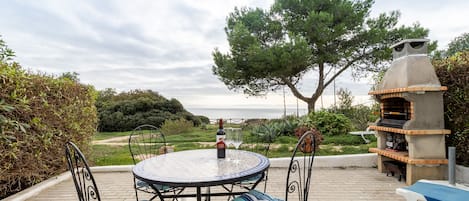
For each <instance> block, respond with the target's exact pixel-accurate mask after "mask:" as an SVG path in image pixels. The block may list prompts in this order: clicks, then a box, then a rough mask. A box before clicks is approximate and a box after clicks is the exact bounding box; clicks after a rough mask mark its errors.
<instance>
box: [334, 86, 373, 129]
mask: <svg viewBox="0 0 469 201" xmlns="http://www.w3.org/2000/svg"><path fill="white" fill-rule="evenodd" d="M337 95H338V96H339V104H338V106H337V107H332V108H331V109H328V111H329V112H333V113H339V114H343V115H345V116H346V117H347V118H349V119H350V121H351V122H352V129H353V130H362V131H363V130H366V128H367V127H368V123H369V122H375V121H376V120H377V119H378V118H379V116H378V114H379V104H377V103H376V104H374V105H373V106H372V107H369V106H366V105H362V104H360V105H354V106H352V101H353V96H352V92H351V91H349V90H347V89H342V88H341V89H339V90H338V92H337ZM374 111H376V113H374Z"/></svg>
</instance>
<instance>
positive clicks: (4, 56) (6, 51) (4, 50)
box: [0, 35, 15, 63]
mask: <svg viewBox="0 0 469 201" xmlns="http://www.w3.org/2000/svg"><path fill="white" fill-rule="evenodd" d="M1 37H2V35H0V62H1V63H8V62H9V61H12V60H13V57H14V56H15V52H14V51H13V50H11V49H10V48H8V46H7V45H6V43H5V41H3V39H2V38H1Z"/></svg>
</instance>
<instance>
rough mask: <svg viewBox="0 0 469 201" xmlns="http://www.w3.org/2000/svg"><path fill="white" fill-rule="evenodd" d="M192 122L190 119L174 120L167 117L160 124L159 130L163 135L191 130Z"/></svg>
mask: <svg viewBox="0 0 469 201" xmlns="http://www.w3.org/2000/svg"><path fill="white" fill-rule="evenodd" d="M193 127H194V124H193V123H192V122H191V121H188V120H186V119H183V118H180V119H176V120H170V119H167V120H165V121H164V123H163V125H162V126H161V132H163V133H164V134H165V135H174V134H179V133H183V132H187V131H190V130H192V128H193Z"/></svg>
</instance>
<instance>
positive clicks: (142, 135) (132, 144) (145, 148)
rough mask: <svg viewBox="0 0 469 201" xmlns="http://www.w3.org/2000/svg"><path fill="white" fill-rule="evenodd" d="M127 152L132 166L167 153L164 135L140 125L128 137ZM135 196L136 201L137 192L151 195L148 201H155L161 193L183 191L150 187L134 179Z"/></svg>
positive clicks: (148, 126)
mask: <svg viewBox="0 0 469 201" xmlns="http://www.w3.org/2000/svg"><path fill="white" fill-rule="evenodd" d="M128 145H129V151H130V154H131V155H132V160H133V162H134V165H135V164H137V163H138V162H139V161H142V160H145V159H148V158H151V157H155V156H158V155H161V154H166V153H167V152H168V147H167V144H166V139H165V136H164V134H163V133H162V132H161V131H160V130H159V129H158V128H157V127H155V126H153V125H147V124H146V125H141V126H138V127H137V128H135V129H134V130H133V131H132V133H131V134H130V136H129V143H128ZM134 189H135V196H136V198H137V201H138V191H142V192H145V193H150V194H153V197H152V198H151V199H150V200H153V199H155V198H156V197H158V195H159V194H161V193H168V192H173V193H176V191H179V193H180V192H181V191H182V190H183V189H182V188H173V187H171V186H166V185H150V184H148V183H146V182H144V181H141V180H139V179H137V178H135V177H134Z"/></svg>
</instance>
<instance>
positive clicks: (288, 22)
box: [212, 0, 436, 112]
mask: <svg viewBox="0 0 469 201" xmlns="http://www.w3.org/2000/svg"><path fill="white" fill-rule="evenodd" d="M372 4H373V1H372V0H362V1H351V0H334V1H322V0H311V1H299V0H276V1H275V3H274V4H273V6H272V8H271V9H270V10H266V11H264V10H261V9H252V8H241V9H238V8H235V10H234V11H233V12H232V13H230V14H229V16H228V18H227V22H226V27H225V32H226V35H227V38H228V42H229V45H230V51H229V52H228V53H222V52H220V51H219V50H218V49H215V50H214V52H213V59H214V62H215V65H214V66H213V68H212V71H213V73H214V74H215V75H216V76H218V78H219V79H220V80H221V81H223V82H224V83H225V85H226V86H227V87H228V88H229V89H231V90H240V91H243V92H244V93H245V94H248V95H263V94H265V93H267V92H268V91H275V90H277V89H280V88H281V86H287V87H289V88H290V90H291V91H292V93H293V94H294V95H295V96H296V97H297V98H298V99H300V100H302V101H304V102H306V103H307V104H308V110H309V112H312V111H314V104H315V102H316V100H317V99H318V98H319V97H320V95H321V94H322V92H323V91H324V89H325V88H326V87H327V86H328V85H329V84H331V83H332V82H333V80H334V79H336V78H337V77H338V76H339V75H341V74H342V73H343V72H344V71H345V70H347V69H352V71H353V74H354V75H355V76H357V77H360V75H363V74H366V72H368V71H372V72H377V71H379V70H381V69H382V68H383V67H384V66H387V65H386V64H387V63H388V61H389V60H390V59H391V49H389V46H390V45H391V44H393V43H395V42H397V41H400V40H402V39H406V38H422V37H426V36H427V35H428V30H427V29H424V28H422V27H420V25H419V24H414V25H413V26H411V27H405V26H400V27H398V26H397V23H398V18H399V16H400V14H399V12H398V11H393V12H390V13H389V14H385V13H383V14H380V15H379V16H378V17H376V18H370V17H369V14H370V12H371V6H372ZM435 48H436V42H433V43H432V44H431V45H430V49H435ZM334 69H335V70H334ZM309 71H315V72H316V73H317V77H318V82H317V84H316V90H315V91H314V92H313V94H312V95H311V96H305V95H303V94H302V93H301V92H300V91H299V90H298V88H297V84H298V83H299V81H300V80H302V77H303V76H304V75H305V74H306V72H309ZM331 72H334V73H331Z"/></svg>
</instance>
